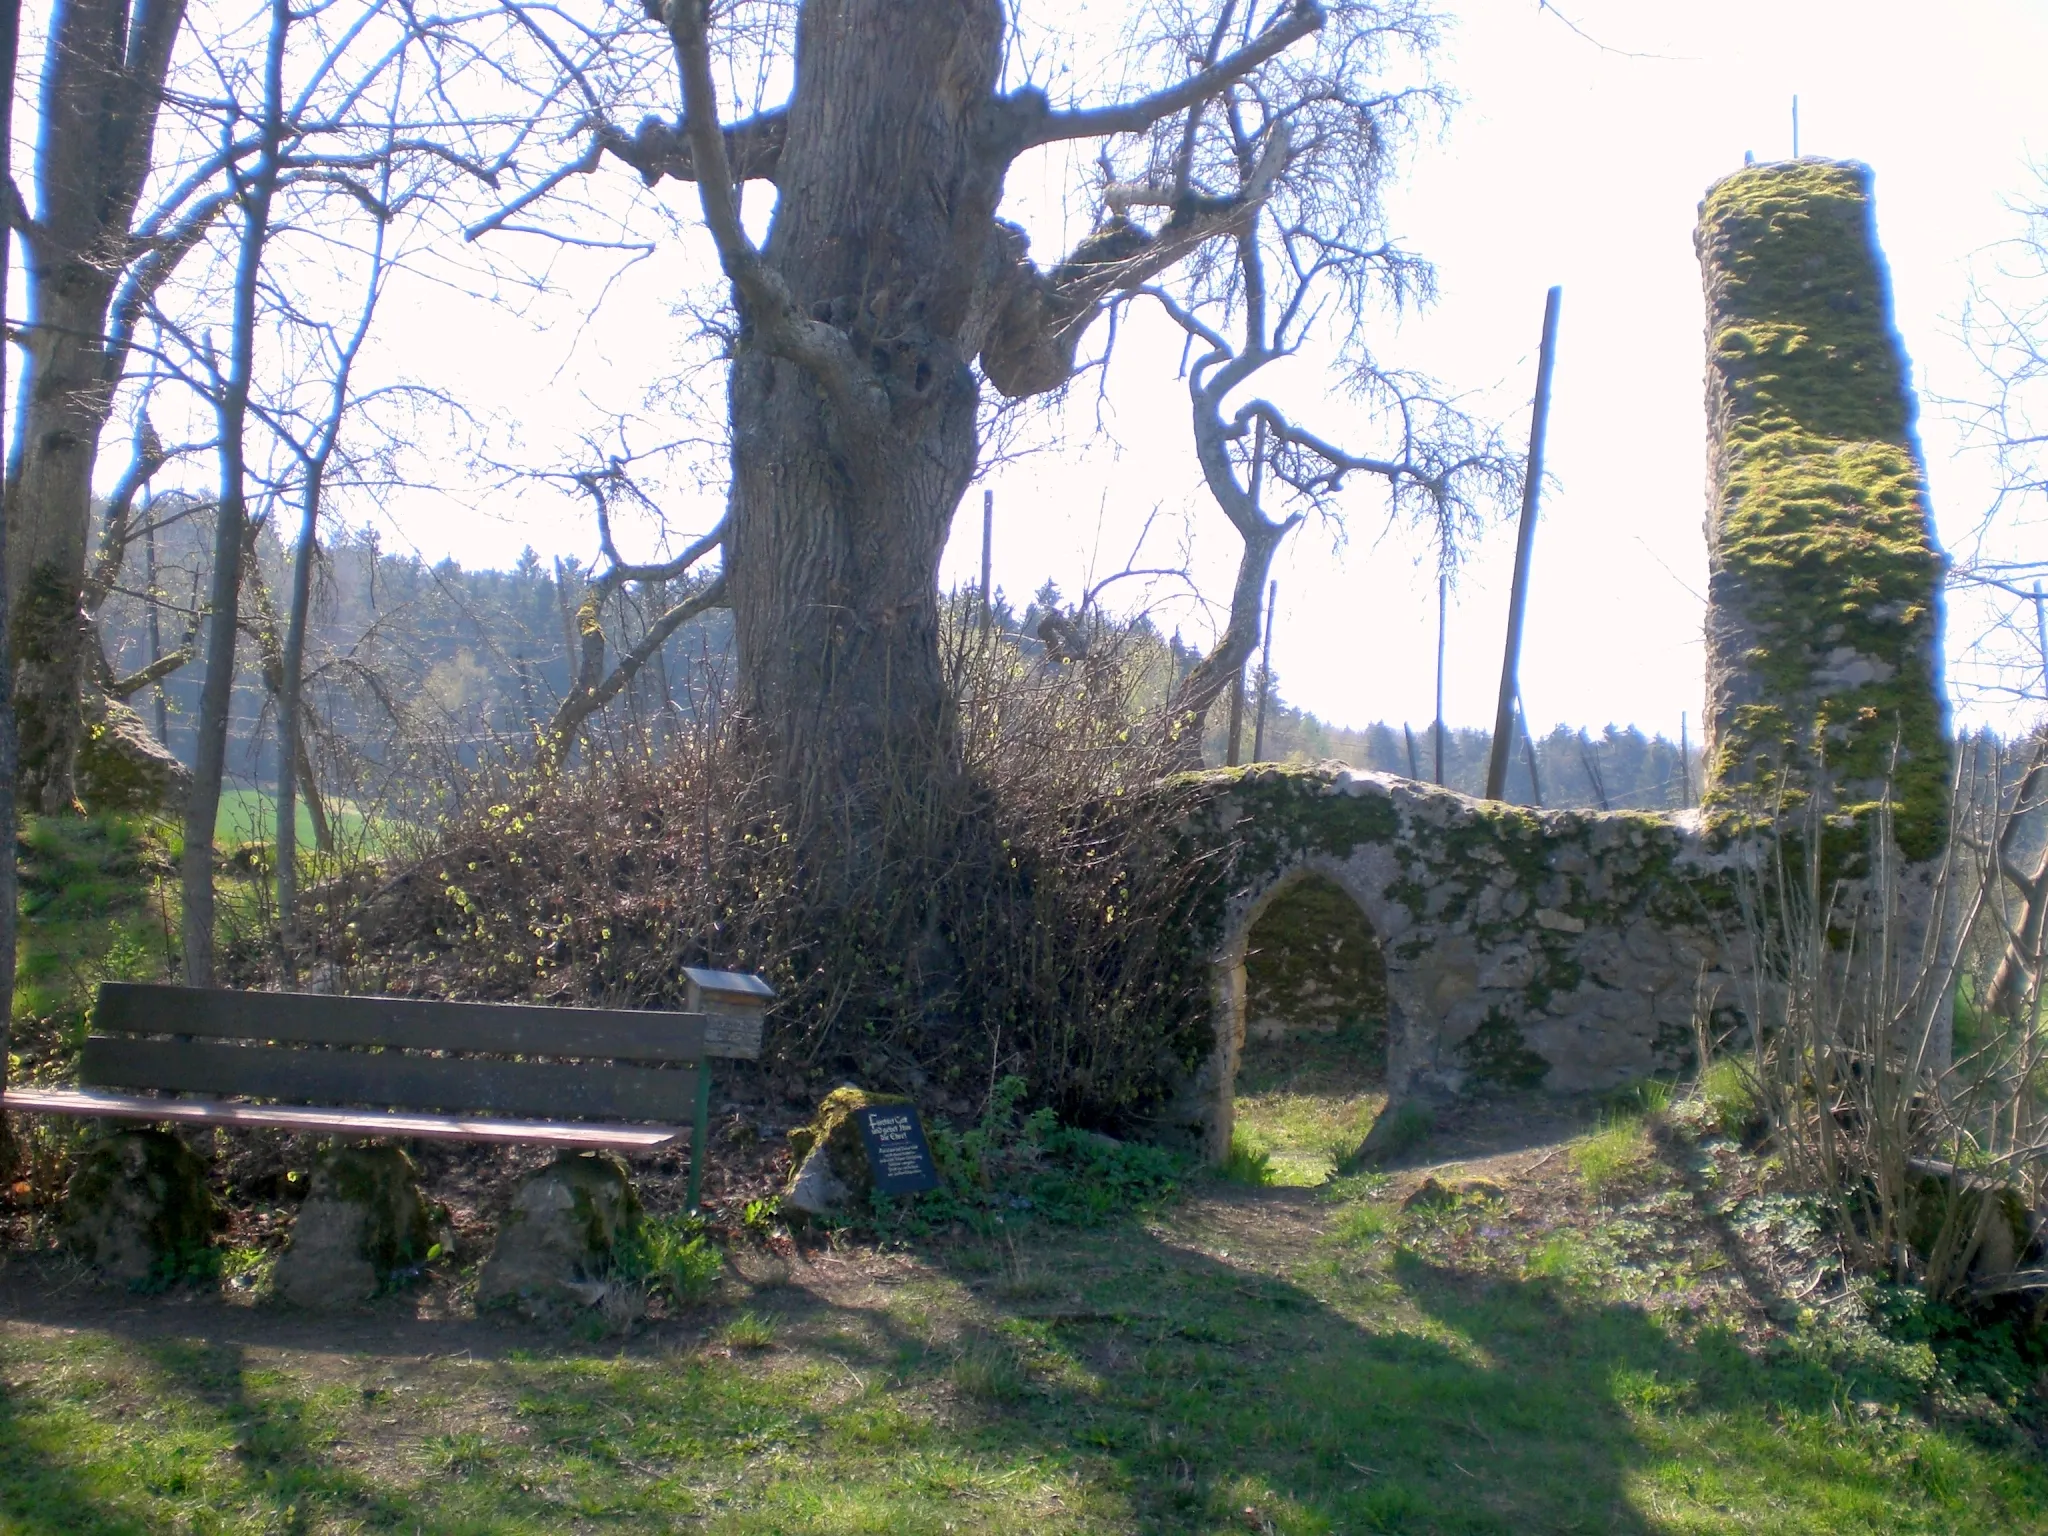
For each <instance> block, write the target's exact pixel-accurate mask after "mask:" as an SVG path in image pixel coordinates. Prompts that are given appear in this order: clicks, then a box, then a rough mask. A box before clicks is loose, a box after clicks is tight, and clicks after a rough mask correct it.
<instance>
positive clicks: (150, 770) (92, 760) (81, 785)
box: [78, 691, 192, 812]
mask: <svg viewBox="0 0 2048 1536" xmlns="http://www.w3.org/2000/svg"><path fill="white" fill-rule="evenodd" d="M80 710H81V712H82V714H83V715H84V726H85V729H84V731H83V733H82V734H81V736H80V738H79V743H78V793H79V797H80V798H81V799H83V800H84V801H85V803H86V805H87V806H88V807H90V808H91V809H92V810H94V811H147V812H160V811H178V810H182V809H184V805H185V800H186V797H187V796H188V795H189V794H190V793H191V789H192V774H191V771H190V770H189V769H187V768H186V767H185V765H184V764H183V763H181V762H179V761H178V759H177V758H176V757H175V756H173V755H172V753H171V751H170V749H169V748H167V747H165V746H164V744H163V743H162V742H160V741H158V740H157V739H156V735H155V733H154V732H152V731H151V730H150V728H149V726H148V725H147V724H145V723H144V721H143V718H142V716H140V715H139V714H137V713H136V712H135V711H134V710H133V709H131V708H129V707H128V706H127V705H126V704H124V703H122V702H121V701H120V700H119V699H110V698H108V697H107V696H106V695H105V694H102V693H99V692H97V691H93V692H89V693H88V694H87V695H86V697H85V699H84V700H83V701H82V703H81V705H80Z"/></svg>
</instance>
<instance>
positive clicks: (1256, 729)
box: [1252, 581, 1280, 763]
mask: <svg viewBox="0 0 2048 1536" xmlns="http://www.w3.org/2000/svg"><path fill="white" fill-rule="evenodd" d="M1279 600H1280V583H1279V582H1277V581H1273V582H1268V583H1267V585H1266V643H1265V646H1264V647H1263V649H1262V650H1261V651H1260V653H1259V713H1258V716H1257V718H1256V719H1255V720H1254V722H1253V724H1252V761H1253V762H1255V763H1263V762H1264V761H1265V760H1266V697H1267V695H1269V694H1270V693H1272V691H1273V607H1274V605H1275V604H1276V603H1277V602H1279Z"/></svg>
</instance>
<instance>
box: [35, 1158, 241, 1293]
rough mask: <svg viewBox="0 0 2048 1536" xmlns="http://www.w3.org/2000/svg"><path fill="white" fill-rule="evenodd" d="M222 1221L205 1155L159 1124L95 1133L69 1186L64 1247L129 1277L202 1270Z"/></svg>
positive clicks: (158, 1277) (109, 1273)
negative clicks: (201, 1155) (98, 1134)
mask: <svg viewBox="0 0 2048 1536" xmlns="http://www.w3.org/2000/svg"><path fill="white" fill-rule="evenodd" d="M221 1225H222V1214H221V1209H220V1203H219V1202H218V1201H217V1200H215V1199H214V1197H213V1192H212V1190H210V1189H209V1188H208V1187H207V1183H206V1163H205V1161H204V1160H203V1159H202V1158H201V1157H200V1156H199V1154H198V1153H196V1152H194V1151H193V1150H192V1149H191V1148H190V1147H188V1146H187V1145H185V1143H184V1142H183V1141H181V1140H180V1139H179V1138H178V1137H177V1136H175V1135H173V1134H172V1133H171V1132H169V1131H165V1130H158V1129H155V1128H149V1129H142V1130H122V1131H113V1132H110V1133H108V1134H106V1135H103V1136H99V1137H96V1138H95V1139H94V1140H93V1141H92V1142H91V1143H89V1144H88V1145H87V1147H86V1149H85V1151H84V1152H83V1153H82V1154H81V1156H80V1157H79V1159H78V1162H77V1164H76V1166H75V1167H74V1168H73V1170H72V1174H71V1182H70V1184H69V1186H68V1187H67V1188H66V1190H65V1194H64V1215H63V1228H62V1235H63V1241H64V1245H65V1247H67V1248H68V1249H69V1250H70V1251H71V1252H72V1253H73V1254H75V1255H76V1256H77V1257H78V1258H79V1259H81V1260H83V1261H84V1262H85V1263H87V1264H90V1265H92V1266H93V1267H94V1268H95V1269H97V1270H98V1271H99V1272H100V1273H101V1274H103V1275H105V1276H106V1277H107V1278H108V1279H110V1280H122V1281H127V1282H128V1283H130V1284H143V1283H148V1282H150V1281H165V1282H168V1281H171V1280H175V1279H177V1278H179V1277H180V1276H183V1275H187V1274H196V1273H201V1272H203V1271H204V1270H205V1268H206V1267H207V1266H206V1263H205V1260H206V1258H207V1256H208V1255H209V1253H210V1251H211V1248H212V1243H213V1235H214V1233H215V1232H217V1231H219V1230H220V1227H221Z"/></svg>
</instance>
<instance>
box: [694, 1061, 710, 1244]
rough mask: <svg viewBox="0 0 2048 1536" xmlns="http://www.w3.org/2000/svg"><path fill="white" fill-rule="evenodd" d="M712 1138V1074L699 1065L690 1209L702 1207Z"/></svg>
mask: <svg viewBox="0 0 2048 1536" xmlns="http://www.w3.org/2000/svg"><path fill="white" fill-rule="evenodd" d="M710 1140H711V1074H710V1073H709V1072H707V1071H706V1070H705V1069H704V1067H703V1065H702V1064H701V1063H700V1064H699V1065H698V1067H697V1108H696V1110H695V1112H694V1114H693V1115H692V1117H691V1120H690V1209H691V1210H692V1211H695V1210H698V1209H700V1208H701V1206H702V1204H703V1202H702V1200H701V1199H700V1198H699V1196H701V1195H702V1193H703V1191H704V1154H705V1152H706V1150H707V1144H708V1143H709V1142H710Z"/></svg>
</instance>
